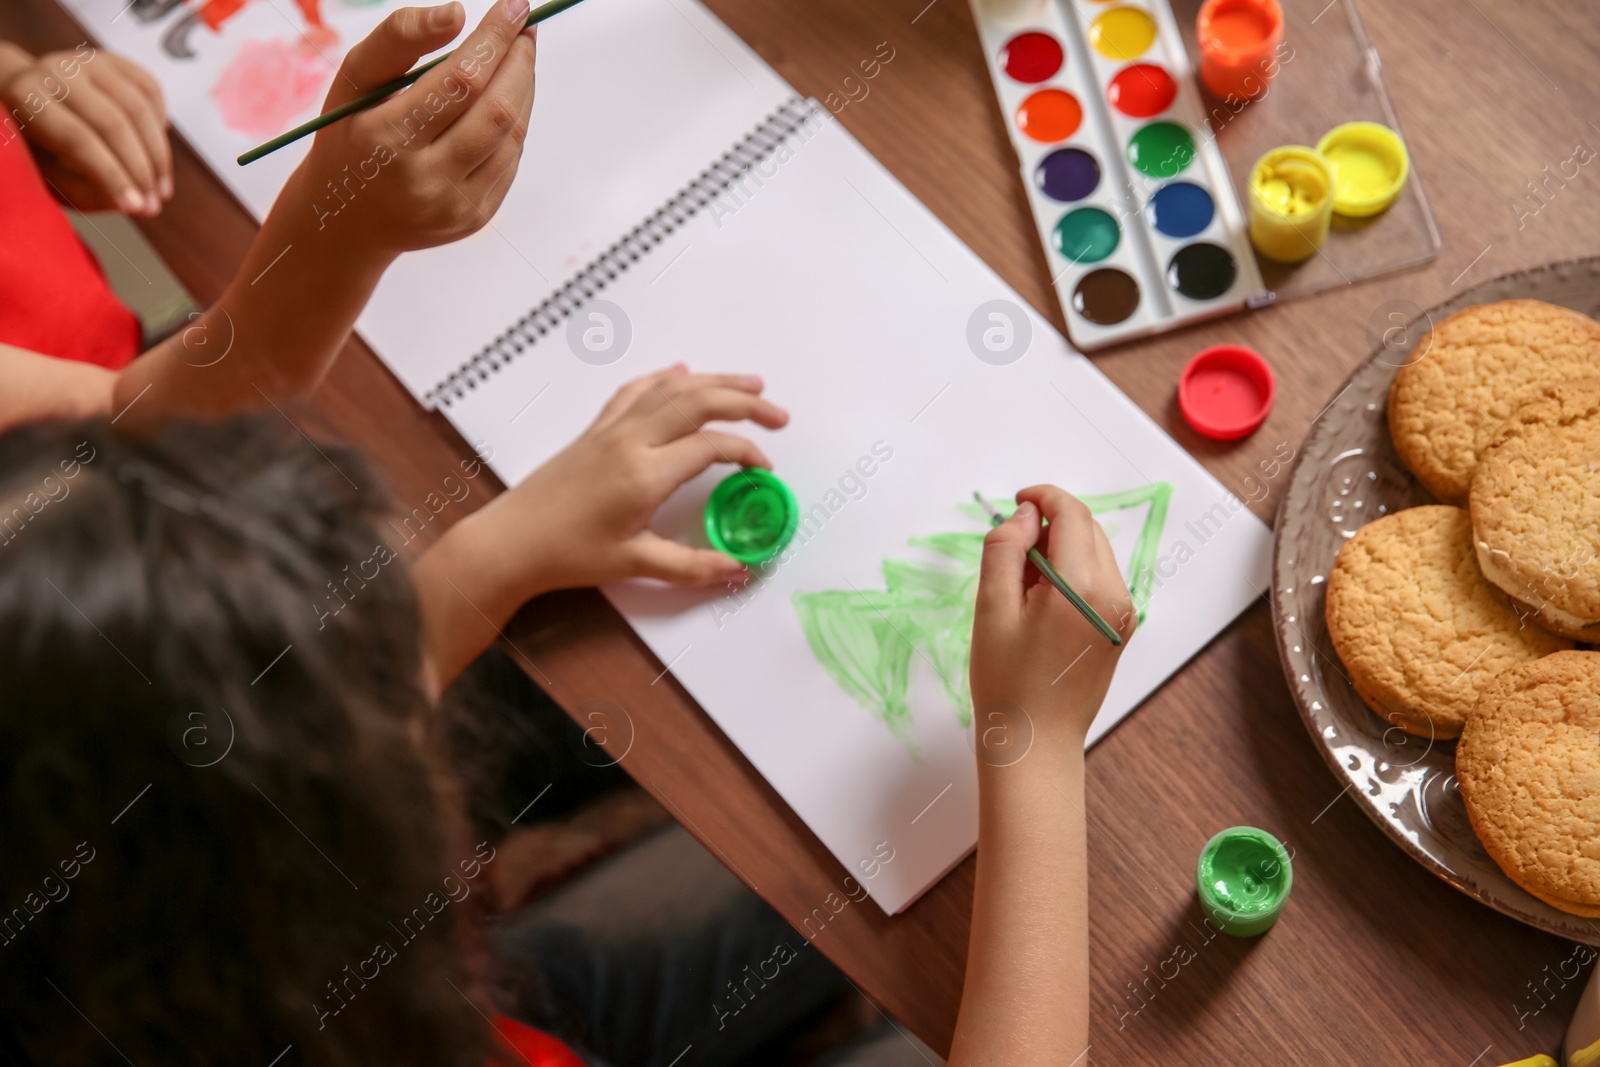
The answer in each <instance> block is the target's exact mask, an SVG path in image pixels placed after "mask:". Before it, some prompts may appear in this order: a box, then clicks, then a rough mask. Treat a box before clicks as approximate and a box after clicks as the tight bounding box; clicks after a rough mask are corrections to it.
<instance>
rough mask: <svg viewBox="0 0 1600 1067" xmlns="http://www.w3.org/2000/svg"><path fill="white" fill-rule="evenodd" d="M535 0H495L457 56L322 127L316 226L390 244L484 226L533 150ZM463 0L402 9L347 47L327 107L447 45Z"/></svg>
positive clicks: (309, 188) (306, 172)
mask: <svg viewBox="0 0 1600 1067" xmlns="http://www.w3.org/2000/svg"><path fill="white" fill-rule="evenodd" d="M527 14H528V0H495V3H494V4H493V5H492V6H491V7H490V9H489V13H488V14H487V15H485V16H484V18H483V21H482V22H480V23H479V24H478V28H477V29H475V30H474V31H473V32H472V33H471V34H470V35H468V37H467V38H466V40H464V41H463V42H462V43H461V44H460V45H458V46H457V47H456V49H455V51H454V53H453V54H452V55H451V56H450V58H449V59H447V60H445V61H444V62H443V63H441V64H439V66H437V67H435V68H433V69H432V70H430V71H428V73H426V74H424V75H423V76H422V77H421V78H419V79H418V80H417V82H416V84H414V85H412V86H411V87H410V88H408V89H405V90H402V91H401V92H399V93H396V94H395V95H394V96H392V97H390V98H389V99H388V100H386V101H384V102H383V103H381V104H378V105H377V106H375V107H371V108H368V109H367V110H365V111H362V112H359V113H357V114H355V115H352V116H351V117H349V118H347V119H345V120H343V121H341V122H336V123H334V124H333V125H331V126H328V127H326V128H325V129H323V130H321V131H319V132H318V133H317V136H316V141H315V142H314V143H313V145H312V148H311V152H310V154H309V155H308V156H307V158H306V161H305V163H304V164H303V165H302V167H301V173H300V174H298V175H297V176H296V177H297V179H300V181H299V189H298V192H299V193H302V194H304V195H305V196H307V197H309V198H310V201H311V207H312V210H313V211H314V212H315V216H316V220H317V227H316V228H317V229H319V230H323V229H338V230H341V231H342V232H343V234H346V235H351V236H356V237H358V238H359V239H360V240H362V241H364V242H365V243H366V244H367V246H368V247H369V248H371V249H372V250H374V251H375V252H378V253H381V254H384V255H391V256H392V255H395V254H398V253H400V252H405V251H410V250H412V249H418V248H429V247H432V246H434V245H441V244H447V243H449V242H450V241H454V240H457V239H458V238H461V237H465V236H466V235H467V234H470V233H473V232H474V231H476V230H478V229H479V228H481V227H482V226H483V225H484V224H485V223H486V222H488V221H489V217H490V216H491V215H493V214H494V212H495V210H496V209H497V208H498V207H499V206H500V201H501V200H503V199H504V198H505V195H506V191H507V190H508V189H509V188H510V187H511V180H512V178H513V177H515V176H516V172H517V164H518V161H519V160H520V159H521V158H522V143H523V141H524V140H525V139H526V138H527V135H528V119H529V116H530V115H531V114H532V111H533V63H534V39H533V33H532V31H531V30H530V31H528V32H526V33H524V32H523V29H522V23H523V20H524V19H525V18H526V17H527ZM464 21H465V14H464V11H463V9H462V7H461V5H460V4H459V3H454V2H452V3H449V4H445V5H443V6H440V7H432V8H419V7H408V8H401V9H400V10H398V11H395V12H393V13H392V14H390V15H389V17H388V18H386V19H384V20H383V22H382V23H381V24H379V26H378V28H377V29H375V30H373V31H372V33H371V34H370V35H368V36H367V38H366V39H365V40H363V41H361V42H360V43H359V44H357V45H356V46H355V47H354V48H352V49H351V50H350V53H349V54H348V55H347V56H346V57H345V60H344V64H343V66H341V67H340V69H339V73H338V74H337V75H335V77H334V80H333V87H332V88H331V89H330V90H329V91H328V98H327V101H326V103H325V104H324V108H323V109H324V110H328V109H330V108H334V107H337V106H339V105H340V104H343V103H345V102H347V101H349V100H353V99H355V98H356V97H358V96H360V95H361V94H362V93H365V92H367V91H368V90H370V89H373V88H375V87H377V86H379V85H382V84H383V83H384V82H387V81H390V80H392V79H394V78H397V77H399V76H400V75H402V74H404V73H405V72H406V71H408V70H410V69H411V68H412V67H414V66H416V65H417V61H418V60H419V59H420V58H421V57H423V56H425V55H427V54H428V53H430V52H434V51H437V50H438V49H440V48H443V47H445V46H446V45H448V44H449V43H450V42H451V41H452V40H453V39H454V38H455V36H456V34H457V33H459V32H460V31H461V27H462V24H463V22H464Z"/></svg>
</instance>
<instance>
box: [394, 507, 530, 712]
mask: <svg viewBox="0 0 1600 1067" xmlns="http://www.w3.org/2000/svg"><path fill="white" fill-rule="evenodd" d="M505 500H506V494H502V495H501V496H499V497H496V498H495V499H494V500H492V501H490V502H489V503H488V504H487V505H485V506H484V507H483V508H481V509H479V510H478V511H476V512H474V513H473V514H471V515H469V516H467V517H466V518H465V519H462V520H461V521H460V522H458V523H456V524H455V525H454V526H452V527H451V528H450V529H449V530H448V531H446V532H445V534H444V536H443V537H441V538H439V540H438V541H436V542H435V543H434V544H433V545H431V546H430V547H429V548H428V549H427V550H426V551H425V552H423V554H422V558H421V559H419V560H418V561H417V563H416V566H415V567H414V568H413V569H412V581H413V582H414V583H415V585H416V589H417V600H418V602H419V605H420V607H421V611H422V633H423V658H424V662H425V663H426V670H427V676H428V677H427V682H428V686H429V688H430V689H431V691H432V692H433V694H434V695H437V694H439V693H441V692H443V691H444V689H445V688H446V687H447V686H449V684H450V683H451V682H452V681H454V680H455V678H456V676H457V675H458V674H460V673H461V672H462V671H463V670H465V669H466V667H467V664H469V663H471V662H472V661H473V660H474V659H477V658H478V656H479V654H481V653H482V652H483V650H484V649H486V648H488V647H489V646H490V645H491V644H492V643H494V640H495V638H496V637H498V636H500V633H501V631H502V630H504V629H505V626H506V623H508V622H510V621H511V616H513V615H515V614H516V613H517V611H518V610H519V609H520V608H521V607H522V605H523V604H525V603H527V602H528V601H529V600H531V599H532V598H533V597H535V596H537V595H539V594H540V593H541V592H545V591H546V590H547V589H548V588H551V586H550V584H549V583H548V582H546V581H544V580H542V579H541V578H540V577H539V570H540V567H539V563H538V556H539V546H538V545H537V544H533V545H529V544H525V543H523V542H522V540H520V539H519V538H517V537H516V536H515V535H514V534H508V533H507V532H506V531H505V530H504V529H503V528H502V527H501V526H500V517H499V516H500V513H501V510H502V508H503V506H504V501H505ZM497 505H499V506H497Z"/></svg>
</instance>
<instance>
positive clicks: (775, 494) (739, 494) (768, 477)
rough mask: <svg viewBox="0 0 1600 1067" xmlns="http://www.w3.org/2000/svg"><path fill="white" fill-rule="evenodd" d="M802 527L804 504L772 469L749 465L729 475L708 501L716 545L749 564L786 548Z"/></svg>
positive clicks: (713, 544)
mask: <svg viewBox="0 0 1600 1067" xmlns="http://www.w3.org/2000/svg"><path fill="white" fill-rule="evenodd" d="M799 526H800V505H799V504H798V503H796V502H795V499H794V494H793V493H792V492H790V491H789V487H788V486H787V485H784V484H783V482H782V481H780V480H779V479H778V478H777V476H776V475H774V474H773V473H772V472H771V471H768V470H762V469H761V468H760V467H747V468H746V469H744V470H741V471H737V472H735V473H733V474H730V475H728V477H726V478H724V479H723V480H722V481H721V482H720V483H719V484H718V485H717V487H716V488H715V489H713V490H712V491H711V496H710V498H709V499H708V500H707V501H706V536H707V537H708V538H710V539H711V547H712V548H715V549H716V550H717V551H718V552H726V553H727V554H728V555H730V556H732V557H733V558H734V559H736V560H738V561H739V562H740V563H743V564H745V565H746V566H755V565H756V564H759V563H765V562H767V560H769V559H771V558H772V557H773V556H776V555H777V554H778V553H779V552H782V551H783V550H784V548H785V547H786V546H787V545H788V544H789V542H790V541H791V540H792V539H793V538H794V533H795V530H796V529H798V528H799Z"/></svg>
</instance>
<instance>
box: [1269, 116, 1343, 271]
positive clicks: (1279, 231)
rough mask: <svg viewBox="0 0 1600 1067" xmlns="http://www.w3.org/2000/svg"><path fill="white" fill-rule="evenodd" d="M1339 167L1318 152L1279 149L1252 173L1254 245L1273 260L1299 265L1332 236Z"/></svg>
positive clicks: (1290, 147)
mask: <svg viewBox="0 0 1600 1067" xmlns="http://www.w3.org/2000/svg"><path fill="white" fill-rule="evenodd" d="M1333 192H1334V167H1333V164H1332V163H1330V162H1329V161H1328V158H1327V157H1326V156H1324V155H1323V154H1322V153H1321V152H1318V151H1317V150H1316V149H1315V148H1311V147H1308V146H1306V145H1301V144H1291V145H1284V146H1283V147H1281V148H1274V149H1273V150H1272V151H1270V152H1268V153H1267V154H1266V155H1264V156H1262V157H1261V158H1260V159H1258V160H1256V165H1255V166H1254V167H1251V168H1250V243H1251V244H1253V245H1255V246H1256V251H1257V252H1260V253H1261V254H1262V255H1263V256H1266V257H1267V258H1268V259H1275V260H1277V261H1279V262H1280V263H1298V262H1300V261H1301V260H1302V259H1306V258H1308V257H1309V256H1310V255H1311V254H1312V253H1314V252H1315V251H1316V250H1317V249H1318V248H1321V247H1322V242H1323V241H1325V240H1326V239H1327V237H1328V227H1329V226H1330V225H1331V224H1332V222H1333Z"/></svg>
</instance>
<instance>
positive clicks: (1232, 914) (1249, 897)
mask: <svg viewBox="0 0 1600 1067" xmlns="http://www.w3.org/2000/svg"><path fill="white" fill-rule="evenodd" d="M1194 880H1195V885H1196V887H1197V888H1198V889H1199V891H1200V907H1201V908H1202V909H1204V911H1205V913H1206V916H1207V918H1209V919H1210V920H1211V921H1212V922H1214V923H1216V925H1217V929H1219V930H1221V931H1222V932H1223V933H1225V934H1231V935H1232V936H1234V937H1255V936H1256V935H1257V934H1264V933H1266V932H1267V931H1268V930H1269V929H1271V928H1272V924H1273V923H1275V922H1277V921H1278V915H1279V914H1280V913H1281V912H1282V911H1283V905H1284V904H1285V902H1287V901H1288V899H1289V890H1290V889H1291V888H1292V887H1293V886H1294V865H1293V863H1292V862H1291V861H1290V859H1289V851H1288V850H1287V849H1285V848H1284V847H1283V842H1281V841H1279V840H1278V839H1277V838H1276V837H1273V836H1272V835H1271V834H1269V833H1267V832H1266V831H1265V830H1258V829H1256V828H1255V827H1254V826H1232V827H1229V828H1228V829H1226V830H1223V831H1222V832H1221V833H1219V834H1217V835H1216V836H1215V837H1213V838H1212V839H1211V840H1210V841H1207V842H1206V847H1205V848H1203V849H1201V850H1200V858H1199V860H1197V861H1196V862H1195V869H1194Z"/></svg>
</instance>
